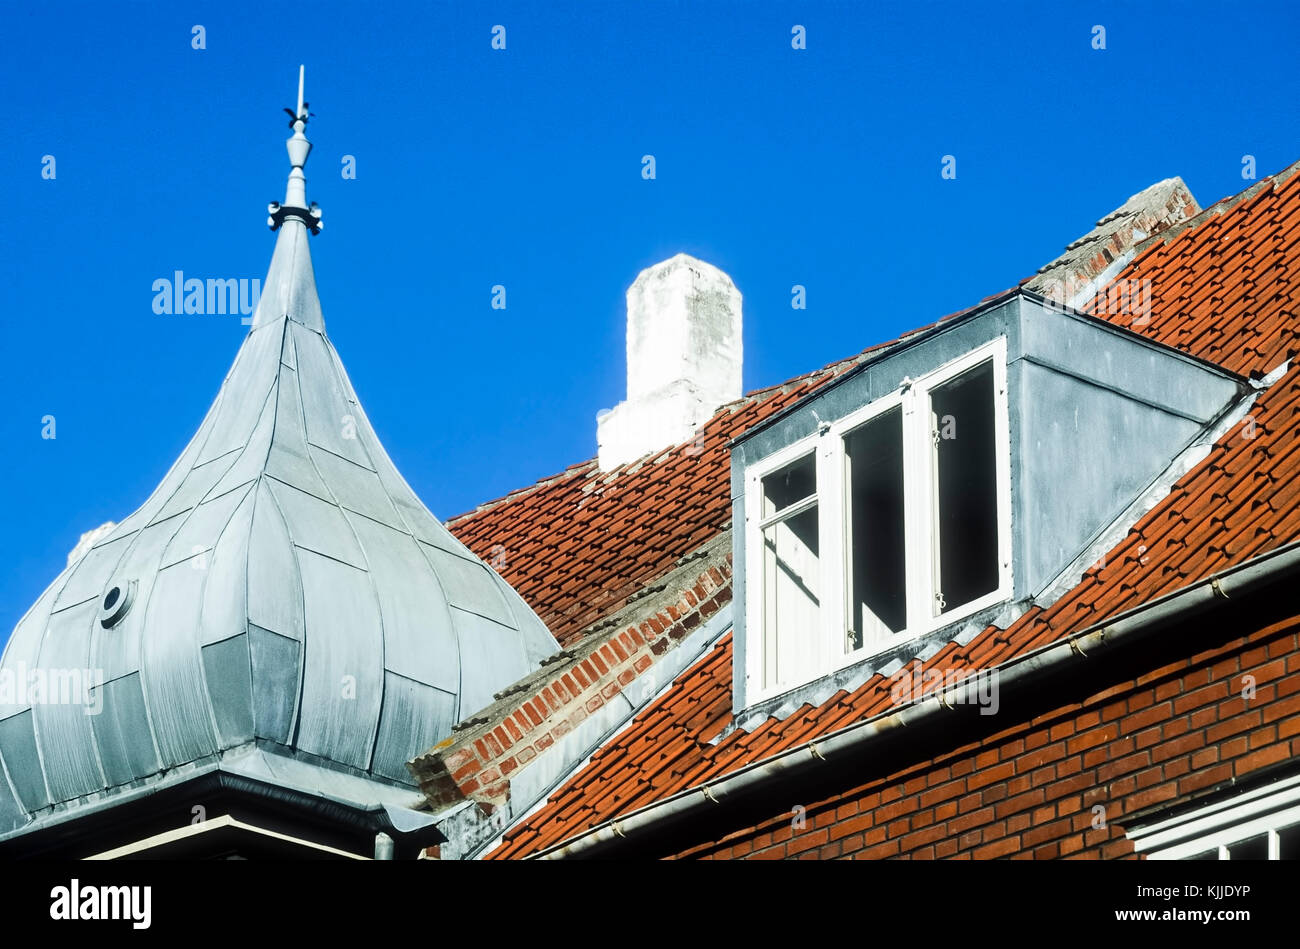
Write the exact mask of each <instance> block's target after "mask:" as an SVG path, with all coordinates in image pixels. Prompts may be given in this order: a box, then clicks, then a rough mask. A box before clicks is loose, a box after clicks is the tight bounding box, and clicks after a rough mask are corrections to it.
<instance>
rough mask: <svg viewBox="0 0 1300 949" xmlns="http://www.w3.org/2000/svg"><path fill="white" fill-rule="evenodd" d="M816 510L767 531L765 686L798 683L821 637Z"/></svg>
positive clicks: (800, 514) (806, 512) (801, 512)
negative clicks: (819, 636) (819, 632)
mask: <svg viewBox="0 0 1300 949" xmlns="http://www.w3.org/2000/svg"><path fill="white" fill-rule="evenodd" d="M818 556H819V554H818V544H817V508H816V507H815V506H814V507H811V508H808V509H807V510H804V511H800V512H799V513H798V514H795V515H794V516H793V517H788V518H786V519H785V520H783V521H778V522H777V523H775V524H770V525H768V527H767V528H766V529H764V531H763V684H764V686H773V685H777V684H778V683H781V682H787V681H793V680H794V679H795V678H796V677H798V676H800V675H801V674H802V673H803V671H804V670H806V669H808V668H809V662H810V661H812V660H815V656H814V655H813V652H814V651H815V648H816V647H815V644H816V641H817V635H818V627H817V623H818V610H819V608H820V606H821V603H820V600H819V594H818V590H817V587H818V574H817V569H818Z"/></svg>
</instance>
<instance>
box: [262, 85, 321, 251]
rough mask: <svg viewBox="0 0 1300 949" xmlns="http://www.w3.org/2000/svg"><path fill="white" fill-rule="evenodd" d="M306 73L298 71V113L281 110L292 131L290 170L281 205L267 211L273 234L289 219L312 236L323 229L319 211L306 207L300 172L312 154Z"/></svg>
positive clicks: (287, 146)
mask: <svg viewBox="0 0 1300 949" xmlns="http://www.w3.org/2000/svg"><path fill="white" fill-rule="evenodd" d="M306 72H307V68H306V66H299V67H298V109H297V111H296V112H294V111H290V110H289V109H285V110H284V111H286V112H288V113H289V127H290V128H291V129H293V137H292V138H290V139H289V141H287V142H285V147H286V148H287V149H288V150H289V164H290V165H291V166H292V167H291V168H290V170H289V184H288V187H287V188H286V189H285V192H284V203H283V204H280V203H278V202H275V201H272V202H271V204H270V205H269V206H268V208H267V210H269V211H270V212H271V216H270V217H269V218H268V219H267V222H266V223H267V224H269V225H270V227H271V230H273V231H274V230H277V229H278V228H279V227H280V225H282V224H283V223H284V222H285V221H286V220H288V219H294V220H299V221H302V223H303V224H305V225H306V226H307V229H308V230H310V231H311V232H312V233H313V234H319V233H320V229H321V227H322V226H323V225H322V224H321V219H320V208H318V207H317V206H316V202H315V201H313V202H312V203H311V204H310V205H308V204H307V177H306V175H304V174H303V172H302V170H303V167H304V166H305V165H306V164H307V156H308V155H310V154H311V142H309V141H307V136H306V135H304V134H303V129H304V128H306V127H307V120H308V119H309V118H311V113H310V112H308V111H307V105H308V104H307V103H306V102H304V101H303V98H302V91H303V79H304V77H305V75H306Z"/></svg>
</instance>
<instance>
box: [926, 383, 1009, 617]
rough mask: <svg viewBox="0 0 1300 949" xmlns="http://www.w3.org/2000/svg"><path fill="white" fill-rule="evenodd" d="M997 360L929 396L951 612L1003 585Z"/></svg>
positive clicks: (943, 578) (942, 575)
mask: <svg viewBox="0 0 1300 949" xmlns="http://www.w3.org/2000/svg"><path fill="white" fill-rule="evenodd" d="M993 406H994V401H993V362H992V360H989V361H988V362H984V363H980V365H978V366H976V367H974V368H973V369H969V370H967V371H966V372H964V373H962V374H961V375H960V376H958V377H957V378H955V379H953V380H952V381H951V382H947V383H945V384H944V385H942V386H939V387H938V388H936V389H934V390H933V391H932V392H931V393H930V407H931V411H932V412H933V413H934V419H933V422H934V425H935V429H936V435H937V448H938V483H937V485H936V507H937V511H936V517H937V519H938V534H939V591H940V593H941V594H942V596H943V603H942V606H941V607H940V609H939V612H946V611H948V610H952V609H955V608H956V607H959V606H962V605H963V604H965V603H969V602H970V601H971V600H974V599H977V598H979V597H981V596H983V595H984V594H986V593H990V592H992V591H993V590H996V589H997V586H998V492H997V447H996V444H995V430H994V409H993Z"/></svg>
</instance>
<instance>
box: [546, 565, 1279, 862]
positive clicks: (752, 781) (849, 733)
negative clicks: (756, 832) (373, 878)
mask: <svg viewBox="0 0 1300 949" xmlns="http://www.w3.org/2000/svg"><path fill="white" fill-rule="evenodd" d="M1297 572H1300V542H1294V543H1291V544H1287V545H1285V546H1283V547H1279V548H1278V549H1276V550H1273V551H1270V552H1268V553H1266V554H1261V555H1260V556H1258V557H1255V558H1253V559H1252V560H1249V561H1247V562H1246V563H1244V564H1240V565H1238V566H1235V567H1229V568H1228V569H1226V570H1223V571H1220V572H1219V573H1217V574H1213V575H1212V576H1210V577H1207V578H1206V579H1204V580H1200V581H1197V582H1196V583H1194V584H1192V585H1191V586H1188V587H1185V588H1183V589H1182V590H1178V591H1175V592H1174V593H1170V594H1167V595H1165V596H1163V597H1159V598H1158V599H1155V600H1151V601H1150V602H1148V603H1144V604H1143V605H1141V606H1138V607H1135V608H1134V609H1132V610H1129V611H1127V612H1124V613H1121V614H1119V615H1118V616H1115V617H1113V618H1111V619H1110V620H1107V621H1105V622H1102V623H1098V624H1094V625H1093V626H1089V627H1087V628H1085V629H1083V630H1081V631H1079V632H1077V633H1074V634H1072V635H1069V636H1066V637H1065V638H1064V639H1061V640H1058V641H1056V642H1054V643H1050V644H1048V645H1046V646H1043V647H1041V648H1039V649H1035V650H1033V651H1031V652H1028V653H1025V654H1024V655H1022V656H1016V657H1013V658H1012V659H1009V660H1007V661H1006V662H1004V663H1002V664H1001V665H998V666H993V667H991V668H990V669H980V670H973V671H972V672H973V674H972V676H971V678H969V679H967V680H966V681H965V682H959V683H957V684H956V685H955V686H954V687H953V688H950V689H947V690H941V691H936V692H935V693H931V694H930V695H927V696H926V697H924V698H923V699H921V701H919V702H914V703H912V704H909V705H905V706H903V707H902V708H900V709H898V710H897V711H894V712H886V713H884V714H881V715H877V716H876V717H874V718H870V719H867V720H865V721H862V722H856V723H854V724H852V725H849V726H847V727H845V728H842V729H840V730H839V731H836V732H832V733H831V734H829V735H826V736H824V737H822V738H818V739H814V740H812V741H810V742H806V743H805V744H802V745H800V746H798V747H796V748H792V749H789V750H787V751H783V752H781V753H779V754H777V755H775V756H773V757H771V758H767V759H764V760H762V761H758V762H754V763H752V764H749V765H746V766H745V767H744V768H741V769H740V770H738V771H734V772H732V773H730V774H728V775H726V776H725V777H721V778H717V779H715V780H713V781H709V782H705V783H704V784H701V785H697V786H696V787H694V788H691V789H690V790H687V791H682V792H680V793H678V794H675V795H673V796H672V797H668V798H664V799H663V800H662V801H656V802H655V803H653V804H650V805H648V806H646V807H643V808H640V809H639V810H636V811H632V812H631V813H630V814H628V815H627V816H625V817H622V818H619V819H617V820H610V821H606V822H605V823H603V824H599V825H597V826H596V827H593V828H591V829H589V830H587V831H584V832H583V833H581V834H579V835H577V836H576V837H572V838H570V839H568V840H567V841H565V842H562V843H560V844H556V845H555V846H553V847H550V848H548V849H546V850H543V851H541V852H539V853H537V854H534V855H533V856H532V857H530V858H529V859H539V860H554V859H562V858H568V857H581V858H588V857H598V856H601V855H603V854H605V853H606V852H607V851H610V850H612V849H614V848H615V847H617V846H618V844H619V843H620V842H621V841H627V840H629V839H631V838H633V837H635V838H637V839H646V838H648V837H649V836H650V835H651V834H653V833H657V832H662V831H663V830H664V829H666V828H667V827H669V826H672V825H674V824H678V823H681V822H683V821H685V820H688V819H690V818H693V817H697V816H699V815H700V814H702V813H704V812H706V811H711V810H713V809H715V808H718V807H724V806H725V805H726V804H727V803H728V802H732V803H734V802H736V801H739V800H741V799H743V798H744V797H746V796H748V795H750V794H752V793H753V792H754V791H755V790H756V789H757V788H758V787H760V786H763V787H770V786H771V785H772V784H773V783H775V782H779V781H794V780H798V779H800V778H801V777H803V776H804V775H805V774H808V773H809V772H812V771H813V770H816V769H819V768H821V767H822V766H823V765H826V764H828V763H831V762H840V761H843V760H845V759H851V758H853V757H855V756H860V755H862V754H864V753H865V752H867V751H868V750H875V749H876V747H877V746H883V745H884V744H885V743H887V742H889V741H890V739H891V737H900V736H901V735H902V733H903V729H904V728H908V729H917V728H922V729H923V728H927V727H929V726H930V725H937V724H941V723H944V722H945V719H944V718H943V715H944V713H945V712H951V711H952V710H954V709H955V708H956V706H957V705H958V704H960V703H962V702H963V701H964V695H965V693H966V690H967V687H968V686H969V687H972V688H973V683H974V682H975V678H976V674H983V675H987V674H989V673H990V672H992V671H993V670H996V672H997V676H998V686H999V691H1000V692H1001V691H1004V690H1005V691H1015V690H1017V689H1022V688H1028V687H1030V686H1032V685H1036V684H1038V683H1039V682H1040V681H1041V680H1045V679H1048V678H1052V677H1054V676H1055V675H1057V674H1059V673H1062V672H1066V671H1068V670H1069V669H1071V668H1073V667H1074V663H1076V662H1078V661H1086V660H1087V659H1088V658H1089V657H1090V656H1095V655H1097V654H1099V653H1103V652H1105V651H1107V650H1111V649H1113V648H1114V647H1116V646H1119V645H1131V644H1133V643H1137V642H1139V641H1141V640H1144V639H1146V638H1147V637H1149V636H1152V635H1154V634H1156V633H1159V632H1162V631H1163V630H1165V629H1167V628H1168V627H1169V626H1171V625H1173V624H1176V623H1179V622H1183V621H1186V620H1188V619H1191V618H1193V617H1194V616H1196V615H1197V614H1199V613H1201V612H1202V611H1204V610H1205V609H1206V608H1208V607H1210V606H1212V605H1214V604H1215V603H1216V602H1217V601H1219V600H1224V599H1232V600H1238V601H1241V600H1245V599H1246V598H1247V597H1249V596H1251V595H1253V594H1256V593H1258V592H1260V591H1261V590H1264V589H1266V588H1267V587H1270V586H1272V585H1273V584H1275V583H1277V582H1279V581H1281V580H1285V579H1288V578H1290V577H1292V576H1293V575H1294V574H1296V573H1297Z"/></svg>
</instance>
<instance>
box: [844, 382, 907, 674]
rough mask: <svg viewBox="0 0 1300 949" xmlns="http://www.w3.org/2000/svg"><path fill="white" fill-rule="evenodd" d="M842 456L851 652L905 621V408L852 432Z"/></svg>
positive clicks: (900, 625) (849, 644) (885, 414)
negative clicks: (847, 525)
mask: <svg viewBox="0 0 1300 949" xmlns="http://www.w3.org/2000/svg"><path fill="white" fill-rule="evenodd" d="M844 455H845V458H846V459H847V468H846V482H847V487H848V520H849V550H848V564H847V572H848V577H849V583H848V587H849V626H850V630H849V636H848V639H847V648H848V649H849V650H850V651H851V650H854V649H858V648H859V647H861V646H862V644H863V642H864V640H865V641H867V642H870V641H872V640H875V639H880V638H882V637H884V636H887V635H888V634H889V633H891V632H894V633H897V632H899V631H901V630H902V629H903V628H904V627H905V626H906V625H907V596H906V586H907V573H906V563H905V560H906V558H905V557H904V537H905V529H904V515H903V411H902V409H901V408H894V409H890V410H889V411H888V412H886V413H884V414H883V415H880V416H877V417H876V418H874V419H872V420H871V421H870V422H868V423H867V424H865V425H863V426H862V427H861V428H858V429H855V430H854V431H852V432H850V433H849V435H848V436H846V437H845V439H844Z"/></svg>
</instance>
